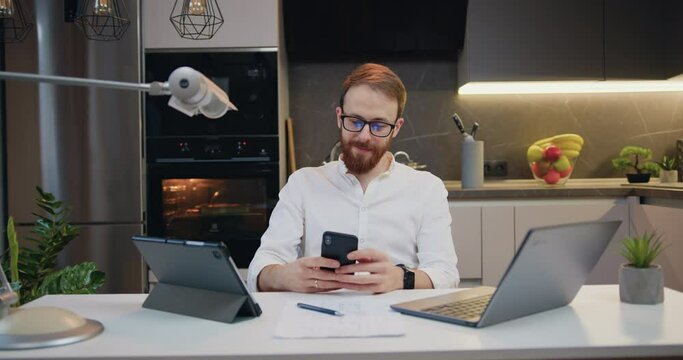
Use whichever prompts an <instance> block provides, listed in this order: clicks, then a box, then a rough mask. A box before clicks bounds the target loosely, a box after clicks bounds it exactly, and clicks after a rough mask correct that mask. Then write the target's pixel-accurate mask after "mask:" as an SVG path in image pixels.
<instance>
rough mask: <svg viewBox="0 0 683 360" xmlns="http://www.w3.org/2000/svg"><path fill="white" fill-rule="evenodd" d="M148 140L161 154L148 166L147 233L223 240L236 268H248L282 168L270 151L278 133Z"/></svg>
mask: <svg viewBox="0 0 683 360" xmlns="http://www.w3.org/2000/svg"><path fill="white" fill-rule="evenodd" d="M173 141H175V140H173ZM152 144H153V145H152V146H150V148H151V149H154V150H152V151H151V152H152V153H154V154H156V155H161V157H158V158H157V161H156V162H154V163H151V164H148V167H147V181H148V186H147V202H148V210H147V232H148V234H150V235H152V236H163V237H168V238H177V239H189V240H201V241H216V242H218V241H221V242H223V243H225V245H226V246H227V247H228V249H229V251H230V252H231V255H232V257H233V259H234V260H235V263H236V264H237V266H238V267H240V268H246V267H248V266H249V262H250V261H251V259H252V257H253V256H254V253H255V252H256V249H258V247H259V245H260V238H261V235H263V233H264V231H265V230H266V228H267V227H268V219H269V218H270V214H271V213H272V211H273V208H274V206H275V203H276V202H277V195H278V192H279V179H280V176H279V170H280V167H279V165H278V163H277V162H273V161H269V160H270V157H269V156H268V154H271V153H272V152H273V151H274V149H273V148H274V147H275V146H276V144H277V138H274V137H230V136H226V137H220V138H214V139H205V138H199V139H195V138H186V139H185V140H181V141H180V142H177V143H172V141H171V140H165V141H164V140H162V141H157V142H154V141H152ZM154 144H156V146H154ZM173 149H176V150H175V151H173ZM194 149H197V150H194ZM201 153H204V154H205V155H203V156H200V154H201ZM150 205H151V206H150Z"/></svg>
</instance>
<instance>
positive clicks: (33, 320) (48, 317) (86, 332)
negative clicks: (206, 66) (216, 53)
mask: <svg viewBox="0 0 683 360" xmlns="http://www.w3.org/2000/svg"><path fill="white" fill-rule="evenodd" d="M0 79H9V80H24V81H36V82H47V83H53V84H62V85H76V86H93V87H103V88H110V89H122V90H137V91H145V92H148V93H149V94H150V95H171V98H170V99H169V101H168V105H169V106H170V107H172V108H174V109H176V110H178V111H180V112H182V113H184V114H186V115H187V116H194V115H197V114H200V113H201V114H202V115H204V116H206V117H207V118H210V119H216V118H220V117H222V116H223V115H225V113H226V112H228V110H237V107H235V105H233V104H232V103H231V102H230V99H229V98H228V95H227V94H226V93H225V92H224V91H223V90H222V89H221V88H220V87H218V86H217V85H216V84H214V83H213V82H212V81H211V80H209V79H208V78H206V77H205V76H204V75H202V74H201V73H200V72H198V71H196V70H194V69H192V68H189V67H180V68H178V69H176V70H174V71H173V72H172V73H171V75H170V76H169V78H168V81H166V82H163V83H161V82H152V83H150V84H137V83H127V82H119V81H106V80H95V79H84V78H74V77H66V76H50V75H37V74H27V73H15V72H7V71H0ZM18 300H19V297H18V295H17V294H16V293H15V292H14V291H13V290H12V288H11V286H10V284H9V282H8V281H7V277H6V276H5V273H4V271H3V269H2V266H1V265H0V350H10V349H32V348H43V347H52V346H58V345H67V344H71V343H75V342H79V341H82V340H86V339H89V338H91V337H94V336H96V335H97V334H99V333H101V332H102V331H103V330H104V326H102V323H100V322H99V321H96V320H91V319H85V318H83V317H81V316H80V315H77V314H75V313H73V312H71V311H68V310H66V309H61V308H57V307H33V308H27V309H13V311H10V309H9V308H10V305H12V304H15V303H16V302H17V301H18Z"/></svg>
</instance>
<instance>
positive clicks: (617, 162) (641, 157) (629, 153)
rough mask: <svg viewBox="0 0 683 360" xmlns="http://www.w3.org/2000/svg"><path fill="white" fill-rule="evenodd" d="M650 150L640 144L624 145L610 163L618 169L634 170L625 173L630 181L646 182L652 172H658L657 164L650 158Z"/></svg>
mask: <svg viewBox="0 0 683 360" xmlns="http://www.w3.org/2000/svg"><path fill="white" fill-rule="evenodd" d="M651 159H652V150H650V149H648V148H644V147H640V146H624V148H622V149H621V151H620V152H619V156H618V157H616V158H614V159H612V165H614V167H615V168H616V169H618V170H634V171H635V173H627V174H626V178H627V179H628V182H630V183H646V182H648V181H650V176H651V175H652V174H655V175H656V174H658V173H659V165H657V163H655V162H653V161H652V160H651Z"/></svg>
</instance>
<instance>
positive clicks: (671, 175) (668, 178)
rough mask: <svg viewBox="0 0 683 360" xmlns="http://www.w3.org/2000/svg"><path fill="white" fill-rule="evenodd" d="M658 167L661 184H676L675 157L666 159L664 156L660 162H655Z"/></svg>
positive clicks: (676, 164)
mask: <svg viewBox="0 0 683 360" xmlns="http://www.w3.org/2000/svg"><path fill="white" fill-rule="evenodd" d="M657 165H659V167H660V169H661V170H660V171H659V181H661V182H663V183H675V182H678V161H677V159H676V157H675V156H672V157H668V156H666V155H664V156H663V157H662V161H657Z"/></svg>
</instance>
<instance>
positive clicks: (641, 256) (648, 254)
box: [621, 233, 664, 268]
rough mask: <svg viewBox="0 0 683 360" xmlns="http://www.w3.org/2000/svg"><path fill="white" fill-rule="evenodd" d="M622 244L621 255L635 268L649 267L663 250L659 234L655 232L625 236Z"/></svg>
mask: <svg viewBox="0 0 683 360" xmlns="http://www.w3.org/2000/svg"><path fill="white" fill-rule="evenodd" d="M622 245H623V248H622V252H621V255H622V256H623V257H624V258H626V260H628V263H629V265H630V266H633V267H635V268H649V267H650V265H652V262H653V261H654V259H655V258H656V257H657V255H659V253H661V252H662V250H664V244H663V242H662V237H661V235H658V236H655V233H651V234H649V233H645V234H643V235H640V236H633V237H631V236H627V237H626V238H624V240H623V242H622Z"/></svg>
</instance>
